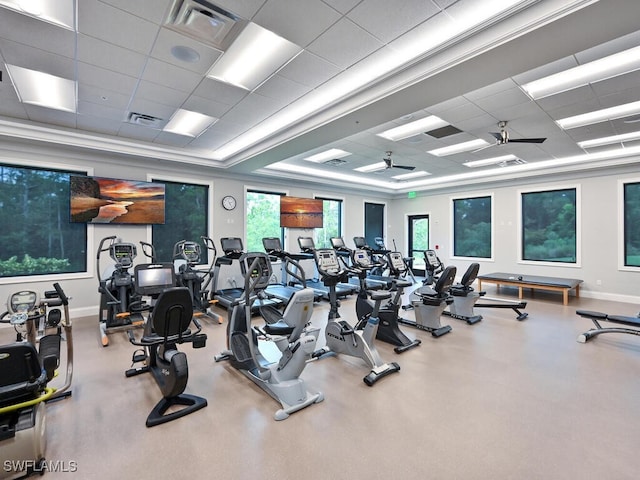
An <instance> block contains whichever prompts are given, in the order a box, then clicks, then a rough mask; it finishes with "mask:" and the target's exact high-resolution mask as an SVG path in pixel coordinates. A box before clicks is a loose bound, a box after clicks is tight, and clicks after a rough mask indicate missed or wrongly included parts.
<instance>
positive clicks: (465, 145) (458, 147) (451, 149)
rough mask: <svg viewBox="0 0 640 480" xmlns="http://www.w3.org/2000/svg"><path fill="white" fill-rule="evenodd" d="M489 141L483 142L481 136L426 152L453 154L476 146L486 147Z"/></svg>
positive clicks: (442, 154) (444, 154)
mask: <svg viewBox="0 0 640 480" xmlns="http://www.w3.org/2000/svg"><path fill="white" fill-rule="evenodd" d="M488 146H489V143H487V142H485V141H484V140H482V139H481V138H477V139H475V140H470V141H468V142H462V143H456V144H455V145H449V146H448V147H442V148H436V149H435V150H429V151H428V152H427V153H430V154H431V155H435V156H436V157H446V156H447V155H454V154H456V153H462V152H470V151H472V150H477V149H478V148H482V147H488Z"/></svg>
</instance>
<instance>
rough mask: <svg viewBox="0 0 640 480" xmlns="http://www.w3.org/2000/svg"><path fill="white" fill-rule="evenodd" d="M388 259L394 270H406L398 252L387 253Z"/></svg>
mask: <svg viewBox="0 0 640 480" xmlns="http://www.w3.org/2000/svg"><path fill="white" fill-rule="evenodd" d="M389 260H391V266H392V267H393V269H394V270H397V271H399V272H403V271H405V270H406V266H405V263H404V260H403V258H402V254H401V253H400V252H391V253H390V254H389Z"/></svg>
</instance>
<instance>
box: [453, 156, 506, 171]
mask: <svg viewBox="0 0 640 480" xmlns="http://www.w3.org/2000/svg"><path fill="white" fill-rule="evenodd" d="M517 159H518V157H516V156H515V155H502V156H501V157H493V158H485V159H483V160H473V161H471V162H465V163H463V165H464V166H465V167H470V168H475V167H485V166H487V165H495V164H496V163H502V162H508V161H510V160H517Z"/></svg>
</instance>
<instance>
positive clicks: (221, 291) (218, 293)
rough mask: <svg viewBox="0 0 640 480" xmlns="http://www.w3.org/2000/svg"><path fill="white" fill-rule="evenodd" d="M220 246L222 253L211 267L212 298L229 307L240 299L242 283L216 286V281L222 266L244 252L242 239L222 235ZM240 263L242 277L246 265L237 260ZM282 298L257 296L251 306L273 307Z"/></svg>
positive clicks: (258, 307)
mask: <svg viewBox="0 0 640 480" xmlns="http://www.w3.org/2000/svg"><path fill="white" fill-rule="evenodd" d="M220 246H221V247H222V251H223V252H224V255H221V256H219V257H218V258H216V261H215V264H214V267H213V280H212V282H211V283H212V285H211V292H212V293H211V295H212V300H217V301H218V305H220V306H221V307H224V308H226V309H229V308H231V307H233V306H234V304H235V303H237V302H238V301H239V300H241V299H242V296H243V294H244V288H243V287H244V284H243V285H242V286H234V287H232V288H218V282H219V280H220V271H221V269H222V266H231V265H233V262H234V261H238V260H240V257H241V256H242V254H243V253H244V251H243V248H244V247H243V245H242V239H241V238H239V237H223V238H221V239H220ZM238 263H239V265H240V273H241V274H242V277H243V278H244V276H245V275H246V273H247V272H245V268H246V266H245V265H243V262H238ZM282 303H283V302H282V300H280V299H279V298H259V299H258V300H256V301H255V302H254V304H253V306H252V311H254V312H257V311H258V310H259V309H260V307H261V306H267V305H271V306H273V307H279V306H281V305H282Z"/></svg>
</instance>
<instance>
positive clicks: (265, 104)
mask: <svg viewBox="0 0 640 480" xmlns="http://www.w3.org/2000/svg"><path fill="white" fill-rule="evenodd" d="M278 106H282V103H281V102H279V101H277V100H274V99H272V98H267V97H263V96H262V95H258V94H255V93H252V94H250V95H248V96H247V97H245V98H244V99H242V100H241V101H240V102H238V104H237V105H236V106H235V107H234V108H233V109H232V110H230V111H229V112H227V113H225V114H224V115H223V117H222V118H224V120H225V121H227V122H232V123H238V124H242V123H245V124H249V125H255V124H256V123H258V122H260V121H261V120H264V119H265V118H267V117H268V116H269V115H271V114H272V113H273V111H274V109H275V108H277V107H278Z"/></svg>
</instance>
